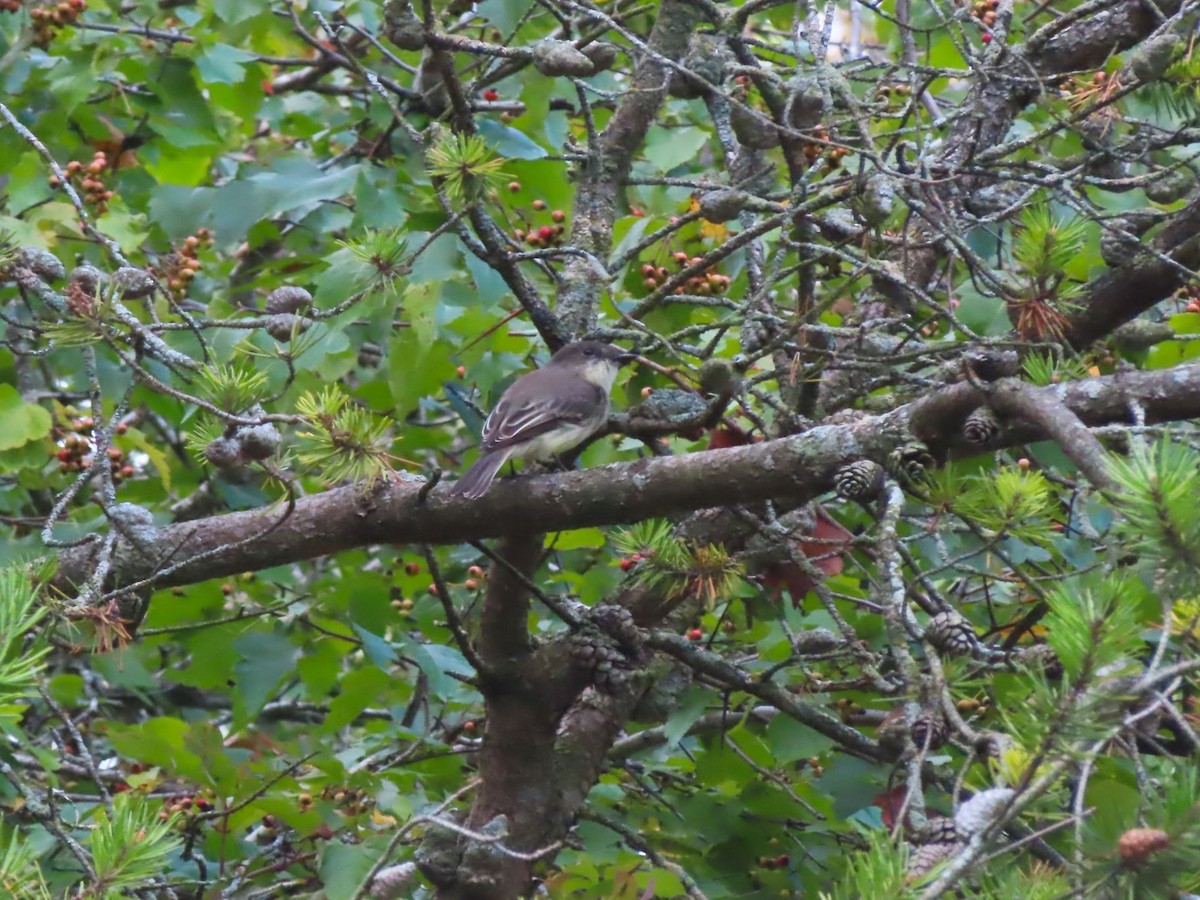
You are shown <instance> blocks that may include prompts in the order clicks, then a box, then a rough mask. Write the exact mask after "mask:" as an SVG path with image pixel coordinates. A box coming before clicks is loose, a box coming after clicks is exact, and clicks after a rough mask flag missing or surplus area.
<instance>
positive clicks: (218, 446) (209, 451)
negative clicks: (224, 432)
mask: <svg viewBox="0 0 1200 900" xmlns="http://www.w3.org/2000/svg"><path fill="white" fill-rule="evenodd" d="M204 458H205V459H207V460H208V461H209V462H210V463H212V464H213V465H214V466H216V467H217V468H218V469H232V468H233V467H234V466H238V465H241V464H242V445H241V444H240V443H238V442H237V441H235V440H233V438H227V437H219V438H217V439H216V440H214V441H212V442H211V443H209V445H208V446H207V447H205V448H204Z"/></svg>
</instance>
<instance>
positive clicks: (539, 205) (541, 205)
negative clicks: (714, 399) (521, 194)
mask: <svg viewBox="0 0 1200 900" xmlns="http://www.w3.org/2000/svg"><path fill="white" fill-rule="evenodd" d="M533 208H534V209H536V210H538V211H539V212H541V211H542V210H543V209H545V208H546V201H545V200H534V201H533Z"/></svg>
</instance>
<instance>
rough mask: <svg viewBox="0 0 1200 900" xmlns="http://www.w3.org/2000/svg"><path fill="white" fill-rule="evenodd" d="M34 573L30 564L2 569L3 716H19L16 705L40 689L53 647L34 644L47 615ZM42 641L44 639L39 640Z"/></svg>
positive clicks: (0, 704)
mask: <svg viewBox="0 0 1200 900" xmlns="http://www.w3.org/2000/svg"><path fill="white" fill-rule="evenodd" d="M34 578H35V575H34V573H33V572H32V571H31V570H30V569H29V568H28V567H26V566H5V567H3V568H0V716H2V717H8V716H19V712H18V711H17V709H16V708H15V707H14V706H13V704H15V703H16V702H17V701H20V700H24V699H26V698H28V697H30V696H32V695H33V694H35V693H36V691H37V684H38V678H39V676H40V675H41V674H42V671H43V669H44V668H45V659H46V655H47V654H48V653H49V652H50V648H49V647H47V646H45V645H44V644H42V645H40V646H38V645H34V646H30V643H31V641H32V639H33V637H34V634H33V632H34V629H35V628H36V627H37V625H38V624H39V623H40V622H41V621H42V620H43V619H44V618H45V617H46V607H45V606H43V605H42V604H41V602H40V600H39V598H38V588H37V583H36V582H35V580H34ZM39 644H40V642H39Z"/></svg>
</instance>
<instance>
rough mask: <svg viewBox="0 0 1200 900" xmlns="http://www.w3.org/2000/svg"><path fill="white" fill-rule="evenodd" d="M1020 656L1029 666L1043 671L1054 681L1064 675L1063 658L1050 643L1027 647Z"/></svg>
mask: <svg viewBox="0 0 1200 900" xmlns="http://www.w3.org/2000/svg"><path fill="white" fill-rule="evenodd" d="M1018 658H1019V659H1020V660H1021V662H1023V663H1025V665H1027V666H1029V668H1031V669H1035V670H1039V671H1041V672H1042V674H1044V675H1045V676H1046V677H1047V678H1049V679H1050V680H1052V681H1057V680H1058V679H1060V678H1062V676H1063V667H1062V660H1060V659H1059V658H1058V654H1057V653H1055V652H1054V648H1053V647H1051V646H1050V645H1049V644H1034V645H1033V646H1032V647H1025V648H1024V649H1023V650H1021V655H1020V656H1019V657H1018Z"/></svg>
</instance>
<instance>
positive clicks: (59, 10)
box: [0, 0, 87, 48]
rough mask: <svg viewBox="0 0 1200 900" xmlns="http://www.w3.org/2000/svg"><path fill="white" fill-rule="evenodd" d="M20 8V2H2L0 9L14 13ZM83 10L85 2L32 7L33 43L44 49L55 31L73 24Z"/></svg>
mask: <svg viewBox="0 0 1200 900" xmlns="http://www.w3.org/2000/svg"><path fill="white" fill-rule="evenodd" d="M20 8H21V3H20V0H3V5H2V6H0V9H3V10H4V11H6V12H16V11H17V10H18V9H20ZM85 9H87V3H86V2H85V0H64V2H62V3H50V4H47V5H45V6H35V7H33V8H32V9H31V10H29V18H30V19H32V20H33V42H34V43H35V44H36V45H37V46H39V47H42V48H45V47H46V46H47V45H48V44H49V43H50V41H51V40H53V39H54V33H55V32H56V31H58V30H59V29H60V28H62V27H63V26H65V25H72V24H74V23H75V21H76V20H77V19H78V18H79V17H80V16H81V15H83V11H84V10H85Z"/></svg>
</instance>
